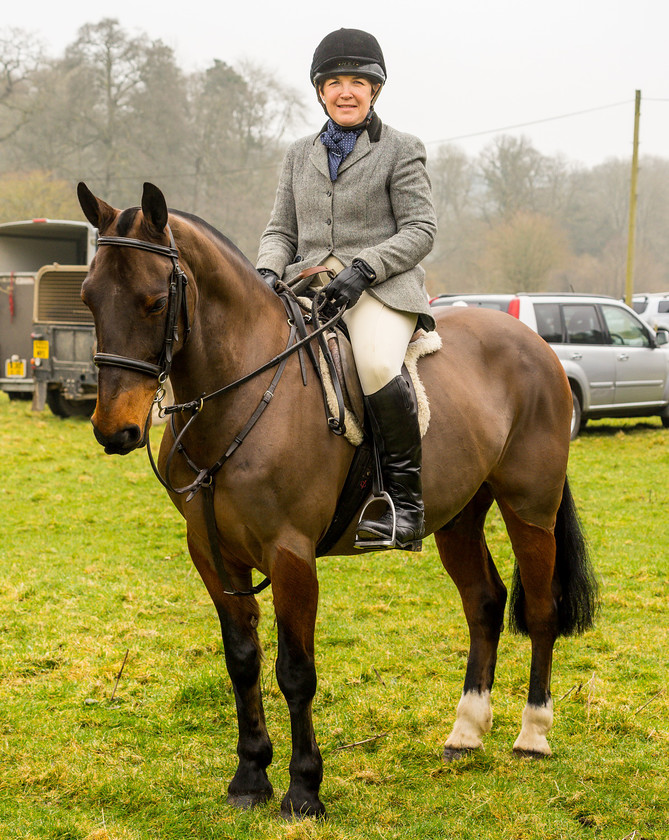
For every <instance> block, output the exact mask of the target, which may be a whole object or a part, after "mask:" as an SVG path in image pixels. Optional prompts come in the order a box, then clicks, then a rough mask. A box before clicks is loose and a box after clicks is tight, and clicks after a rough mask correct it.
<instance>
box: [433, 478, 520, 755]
mask: <svg viewBox="0 0 669 840" xmlns="http://www.w3.org/2000/svg"><path fill="white" fill-rule="evenodd" d="M491 503H492V496H491V495H490V493H489V491H488V489H487V488H485V487H484V488H482V489H481V490H480V491H479V492H478V494H477V495H476V496H475V497H474V498H473V499H472V501H471V502H470V503H469V504H468V505H467V507H466V508H465V509H464V510H463V511H462V513H461V514H460V516H459V517H458V519H457V520H456V521H455V523H454V524H453V525H451V526H449V527H448V528H447V529H444V530H442V531H437V532H436V533H435V535H434V536H435V541H436V543H437V548H438V549H439V555H440V557H441V562H442V563H443V564H444V568H445V569H446V571H447V572H448V573H449V575H450V576H451V578H452V579H453V582H454V583H455V585H456V586H457V588H458V592H459V593H460V597H461V598H462V605H463V608H464V612H465V617H466V619H467V624H468V626H469V640H470V641H469V656H468V658H467V671H466V673H465V681H464V686H463V690H462V696H461V698H460V702H459V703H458V709H457V716H456V721H455V725H454V726H453V731H452V732H451V734H450V735H449V737H448V739H447V740H446V744H445V747H444V759H445V760H446V761H451V760H453V759H457V758H459V757H460V756H461V755H462V754H463V752H466V751H469V750H473V749H478V748H480V747H482V746H483V742H482V741H481V736H482V735H484V734H486V733H487V732H489V731H490V728H491V726H492V707H491V705H490V692H491V689H492V685H493V681H494V678H495V665H496V662H497V646H498V643H499V636H500V632H501V629H502V625H503V621H504V606H505V604H506V588H505V586H504V584H503V583H502V580H501V578H500V576H499V574H498V573H497V569H496V568H495V565H494V563H493V561H492V557H491V556H490V552H489V551H488V546H487V545H486V541H485V536H484V534H483V525H484V523H485V517H486V513H487V512H488V509H489V507H490V505H491Z"/></svg>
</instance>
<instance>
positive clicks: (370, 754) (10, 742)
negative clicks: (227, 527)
mask: <svg viewBox="0 0 669 840" xmlns="http://www.w3.org/2000/svg"><path fill="white" fill-rule="evenodd" d="M153 434H154V435H155V437H156V440H157V439H158V438H159V436H160V430H154V432H153ZM0 451H1V453H2V459H1V461H0V463H1V466H0V471H1V474H2V481H1V482H0V501H1V504H2V536H1V538H0V631H1V632H0V838H1V839H2V840H5V838H7V840H14V838H22V839H24V838H25V840H27V839H28V838H40V840H42V839H43V838H49V840H75V839H76V840H156V839H159V840H181V839H182V838H184V840H185V838H194V837H197V838H233V837H234V838H242V840H243V838H253V840H264V838H288V839H289V840H291V839H292V840H310V839H311V838H318V840H353V838H355V839H356V840H357V838H397V840H404V838H407V840H408V838H430V840H432V839H433V838H434V840H436V838H451V837H458V838H459V837H464V838H469V837H479V838H484V840H488V838H490V840H534V838H536V840H551V838H554V840H563V838H572V837H578V838H611V840H623V838H625V837H630V838H631V837H632V836H634V837H635V840H640V839H641V838H646V840H651V838H652V840H659V838H666V837H669V829H667V820H668V817H669V784H668V783H667V778H668V777H669V757H668V753H669V692H668V690H667V660H668V654H667V651H668V650H669V639H668V632H669V631H668V627H669V594H668V593H669V590H668V587H667V579H668V577H669V574H668V573H669V561H668V560H667V556H668V555H669V535H668V533H667V524H668V516H667V511H669V431H667V430H664V429H662V428H661V427H660V425H659V422H658V421H656V420H649V421H643V422H635V421H615V422H614V421H611V422H605V423H604V422H602V423H593V424H591V425H589V426H588V428H587V429H586V431H585V433H584V434H583V435H582V437H580V438H579V439H578V440H577V441H576V442H575V443H574V444H573V445H572V456H571V464H570V477H571V483H572V490H573V492H574V496H575V498H576V500H577V503H578V505H579V508H580V511H581V515H582V518H583V520H584V524H585V527H586V530H587V533H588V535H589V538H590V541H591V547H592V552H593V557H594V561H595V565H596V569H597V573H598V576H599V578H600V580H601V583H602V590H603V598H602V610H601V615H600V617H599V620H598V622H597V625H596V627H595V629H594V630H593V631H591V632H589V633H588V634H586V635H585V636H584V637H580V638H576V639H565V640H561V641H560V642H559V643H558V645H557V648H556V655H555V665H554V675H553V694H554V698H555V701H556V702H555V725H554V728H553V730H552V732H551V734H550V736H549V739H550V742H551V745H552V747H553V750H554V756H553V757H552V758H551V759H549V760H546V761H543V762H534V761H530V760H525V759H516V758H514V757H513V756H512V754H511V746H512V744H513V741H514V740H515V737H516V735H517V734H518V731H519V727H520V715H521V713H522V709H523V706H524V703H525V696H526V691H527V676H528V668H529V643H528V641H527V640H526V639H523V638H518V637H515V636H511V635H510V634H508V633H504V634H503V637H502V642H501V646H500V655H499V663H498V669H497V681H496V684H495V691H494V696H493V702H494V713H495V722H494V726H493V731H492V733H491V734H490V735H489V736H488V737H487V739H486V749H485V751H484V752H483V753H481V754H480V755H477V756H472V757H469V758H466V759H464V760H463V761H462V762H460V763H458V764H455V765H445V764H443V763H442V761H441V750H442V744H443V742H444V740H445V738H446V736H447V735H448V733H449V731H450V726H451V724H452V722H453V717H454V713H455V707H456V705H457V701H458V699H459V695H460V691H461V686H462V680H463V677H464V668H465V663H466V653H467V646H468V641H467V634H466V629H465V623H464V618H463V615H462V611H461V607H460V603H459V598H458V596H457V593H456V591H455V588H454V586H453V584H452V583H451V582H450V580H449V578H448V577H447V576H446V574H445V572H444V571H443V569H442V567H441V565H440V563H439V560H438V558H437V555H436V551H435V549H434V544H433V542H432V540H428V541H427V548H426V550H425V551H424V552H423V553H422V554H421V555H419V556H413V555H409V554H404V553H401V552H392V553H388V554H376V555H367V556H364V557H362V558H357V559H348V558H326V559H324V560H321V561H319V577H320V583H321V602H320V609H319V618H318V626H317V664H318V672H319V687H318V692H317V695H316V700H315V704H314V714H315V725H316V731H317V736H318V739H319V742H320V745H321V749H322V752H323V757H324V762H325V778H324V783H323V788H322V798H323V801H324V802H325V804H326V807H327V808H328V812H329V816H330V819H329V821H327V822H326V823H324V824H315V823H313V822H312V821H310V820H307V821H305V822H304V823H300V824H286V823H284V822H282V821H281V820H280V818H279V815H278V814H279V802H280V796H281V794H282V793H283V792H284V791H285V790H286V788H287V785H288V762H289V758H290V756H289V750H290V735H289V727H288V713H287V710H286V707H285V703H284V701H283V698H282V696H281V694H280V692H279V690H278V688H277V684H276V679H275V677H274V675H273V664H274V660H275V656H276V631H275V627H274V624H273V616H272V606H271V595H270V594H269V592H267V593H264V594H263V595H261V596H259V601H260V603H261V607H262V610H263V621H262V623H261V638H262V639H263V644H264V648H265V657H266V663H265V670H264V675H263V683H264V689H265V705H266V713H267V719H268V725H269V728H270V734H271V736H272V738H273V742H274V748H275V757H274V762H273V764H272V766H271V768H270V777H271V780H272V782H273V784H274V787H275V799H274V800H273V801H272V802H271V803H269V804H268V805H267V806H263V807H261V808H258V809H257V810H255V811H252V812H238V811H236V810H233V809H232V808H230V807H229V806H227V805H226V804H225V791H226V787H227V783H228V781H229V779H230V778H231V776H232V774H233V773H234V767H235V758H236V756H235V744H236V720H235V714H234V701H233V697H232V692H231V689H230V687H229V683H228V679H227V674H226V673H225V665H224V660H223V655H222V646H221V643H220V637H219V629H218V623H217V619H216V615H215V612H214V609H213V607H212V606H211V603H210V601H209V598H208V596H207V594H206V591H205V589H204V586H203V585H202V583H201V582H200V580H199V577H198V576H197V573H196V572H195V570H194V568H193V567H192V565H191V562H190V559H189V557H188V555H187V552H186V548H185V538H184V530H185V529H184V526H183V523H182V521H181V519H180V518H179V516H178V514H177V513H176V511H175V510H174V509H173V508H172V506H171V504H170V503H169V501H168V500H167V497H166V496H165V494H164V491H163V490H162V488H161V487H160V486H159V485H158V483H157V481H156V480H155V479H154V477H153V475H152V473H151V471H150V468H149V466H148V463H147V461H146V455H145V453H144V452H138V453H135V454H133V455H130V456H128V457H126V458H110V457H108V456H106V455H104V454H103V452H102V450H101V448H100V447H99V446H98V445H97V444H96V443H95V441H94V439H93V435H92V432H91V429H90V426H89V425H88V423H86V422H85V421H76V420H66V421H63V420H59V419H56V418H55V417H53V416H51V415H50V414H48V413H44V414H38V415H35V414H32V413H31V412H30V409H29V406H28V405H27V404H25V403H10V402H9V401H8V400H7V399H6V398H5V397H4V395H3V396H2V397H0ZM488 535H489V542H490V546H491V551H492V553H493V556H494V557H495V559H496V562H497V564H498V567H499V569H500V571H501V572H502V574H503V577H504V578H505V579H506V580H507V581H509V579H510V573H511V569H512V564H513V558H512V555H511V551H510V547H509V543H508V540H507V539H506V535H505V532H504V529H503V527H502V525H501V521H500V519H499V517H498V516H496V515H495V516H491V519H490V523H489V528H488ZM126 651H128V658H127V662H126V664H125V667H124V669H123V673H122V675H121V679H120V680H119V683H118V687H117V688H116V694H115V696H114V697H113V699H112V694H113V692H114V687H115V683H116V678H117V676H118V673H119V670H120V668H121V665H122V663H123V660H124V657H125V655H126ZM658 692H660V693H659V694H658ZM649 701H650V702H649ZM644 704H648V705H645V707H644ZM378 735H382V737H379V738H376V739H375V740H371V741H369V742H368V743H366V744H363V745H360V746H355V747H348V748H345V749H340V748H341V747H347V746H348V745H350V744H353V743H355V742H358V741H363V740H365V739H370V738H374V736H378ZM635 832H636V834H635Z"/></svg>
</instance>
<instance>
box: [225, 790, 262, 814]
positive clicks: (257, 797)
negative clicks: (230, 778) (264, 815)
mask: <svg viewBox="0 0 669 840" xmlns="http://www.w3.org/2000/svg"><path fill="white" fill-rule="evenodd" d="M272 793H273V791H272V789H271V788H270V790H256V791H252V792H250V793H228V799H227V802H228V805H233V806H234V807H235V808H240V809H241V810H242V811H248V810H249V809H250V808H255V807H256V805H264V804H265V803H266V802H269V800H270V799H271V798H272Z"/></svg>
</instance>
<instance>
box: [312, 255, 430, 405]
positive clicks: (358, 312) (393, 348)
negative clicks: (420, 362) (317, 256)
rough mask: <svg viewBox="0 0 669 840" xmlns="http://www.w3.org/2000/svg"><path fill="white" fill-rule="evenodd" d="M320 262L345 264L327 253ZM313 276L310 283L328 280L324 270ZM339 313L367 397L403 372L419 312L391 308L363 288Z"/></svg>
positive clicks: (335, 267)
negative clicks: (347, 306)
mask: <svg viewBox="0 0 669 840" xmlns="http://www.w3.org/2000/svg"><path fill="white" fill-rule="evenodd" d="M323 264H324V265H325V266H327V267H328V268H332V269H333V270H334V271H336V272H339V271H341V270H342V269H343V268H344V266H343V264H342V263H341V262H340V261H339V260H338V259H337V258H336V257H334V256H330V257H328V258H327V259H326V260H325V262H324V263H323ZM316 277H317V279H315V280H314V282H313V283H312V286H315V287H318V286H323V285H327V283H328V282H329V278H328V277H327V276H326V275H325V272H322V273H321V274H319V275H316ZM342 317H343V320H344V323H345V324H346V326H347V327H348V332H349V336H350V339H351V347H352V348H353V358H354V359H355V366H356V368H357V369H358V377H359V379H360V385H361V386H362V392H363V394H364V395H365V396H366V397H368V396H370V395H371V394H375V393H376V392H377V391H380V390H381V388H383V387H384V386H385V385H387V384H388V383H389V382H392V380H393V379H394V378H395V377H396V376H399V375H400V373H401V372H402V365H403V364H404V357H405V356H406V352H407V347H408V346H409V342H410V341H411V336H412V335H413V334H414V332H415V330H416V324H417V323H418V315H416V314H414V313H412V312H400V311H399V310H397V309H391V308H390V307H389V306H386V305H385V303H381V301H380V300H377V299H376V298H375V297H372V295H370V294H368V293H367V292H363V293H362V295H361V296H360V300H359V301H358V302H357V303H356V304H355V306H352V307H351V308H350V309H347V310H346V312H345V313H344V315H343V316H342Z"/></svg>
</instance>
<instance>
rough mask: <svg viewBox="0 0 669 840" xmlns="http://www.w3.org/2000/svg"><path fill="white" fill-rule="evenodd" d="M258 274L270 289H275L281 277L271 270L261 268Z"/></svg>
mask: <svg viewBox="0 0 669 840" xmlns="http://www.w3.org/2000/svg"><path fill="white" fill-rule="evenodd" d="M258 274H260V276H261V277H262V279H263V280H264V281H265V283H267V285H268V286H269V287H270V289H274V288H275V286H276V283H277V280H278V279H279V275H278V274H277V273H276V272H274V271H272V269H271V268H259V269H258Z"/></svg>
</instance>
